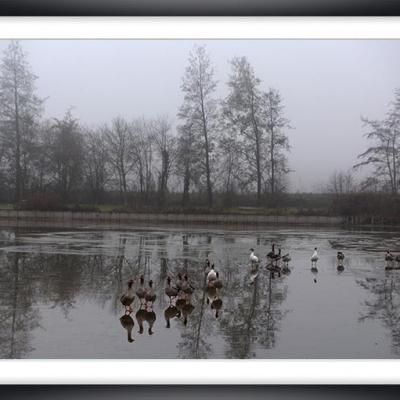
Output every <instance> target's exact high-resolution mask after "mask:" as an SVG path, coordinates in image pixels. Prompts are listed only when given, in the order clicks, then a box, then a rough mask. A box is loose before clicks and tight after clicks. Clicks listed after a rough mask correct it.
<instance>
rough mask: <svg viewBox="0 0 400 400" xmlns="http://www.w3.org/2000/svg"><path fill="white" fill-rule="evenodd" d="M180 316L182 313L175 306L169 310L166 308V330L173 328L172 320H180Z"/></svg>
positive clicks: (170, 306)
mask: <svg viewBox="0 0 400 400" xmlns="http://www.w3.org/2000/svg"><path fill="white" fill-rule="evenodd" d="M180 316H181V312H180V311H179V310H178V308H177V307H176V306H174V305H169V306H168V308H166V309H165V311H164V318H165V321H166V322H167V326H166V328H170V327H171V325H170V320H171V319H172V318H175V317H178V318H179V317H180Z"/></svg>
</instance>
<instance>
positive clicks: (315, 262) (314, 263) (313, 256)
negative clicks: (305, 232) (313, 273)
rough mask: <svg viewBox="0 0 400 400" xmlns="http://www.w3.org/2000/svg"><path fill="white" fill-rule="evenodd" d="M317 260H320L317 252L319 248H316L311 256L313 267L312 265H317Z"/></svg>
mask: <svg viewBox="0 0 400 400" xmlns="http://www.w3.org/2000/svg"><path fill="white" fill-rule="evenodd" d="M317 261H318V253H317V248H316V247H315V248H314V253H313V254H312V256H311V268H312V267H315V268H316V267H317Z"/></svg>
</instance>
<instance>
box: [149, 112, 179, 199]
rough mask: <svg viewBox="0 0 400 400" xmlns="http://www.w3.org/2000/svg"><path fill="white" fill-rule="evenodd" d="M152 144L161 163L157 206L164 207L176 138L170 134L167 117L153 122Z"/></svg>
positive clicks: (174, 153) (173, 160)
mask: <svg viewBox="0 0 400 400" xmlns="http://www.w3.org/2000/svg"><path fill="white" fill-rule="evenodd" d="M153 130H154V142H155V145H156V148H157V152H158V155H159V157H160V161H161V168H160V170H159V179H158V181H159V184H158V192H159V205H160V206H164V205H165V196H166V194H167V192H168V180H169V177H170V174H171V170H172V165H173V163H174V162H175V158H176V138H175V137H174V136H172V134H171V133H170V130H171V124H170V122H169V121H168V118H167V117H159V118H157V119H156V120H155V121H154V122H153Z"/></svg>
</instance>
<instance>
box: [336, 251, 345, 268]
mask: <svg viewBox="0 0 400 400" xmlns="http://www.w3.org/2000/svg"><path fill="white" fill-rule="evenodd" d="M336 258H337V261H338V265H337V270H338V271H343V270H344V265H343V261H344V254H343V253H342V252H341V251H338V252H337V256H336Z"/></svg>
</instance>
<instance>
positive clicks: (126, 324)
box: [119, 314, 135, 343]
mask: <svg viewBox="0 0 400 400" xmlns="http://www.w3.org/2000/svg"><path fill="white" fill-rule="evenodd" d="M119 321H120V322H121V325H122V327H123V328H124V329H125V330H126V332H127V334H128V342H129V343H132V342H133V341H134V339H133V338H132V329H133V327H134V325H135V322H134V321H133V318H132V317H131V316H130V315H129V314H124V315H123V316H122V317H121V318H120V319H119Z"/></svg>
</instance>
